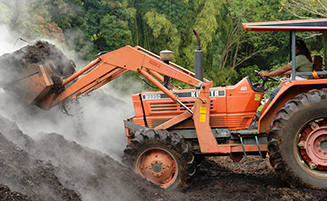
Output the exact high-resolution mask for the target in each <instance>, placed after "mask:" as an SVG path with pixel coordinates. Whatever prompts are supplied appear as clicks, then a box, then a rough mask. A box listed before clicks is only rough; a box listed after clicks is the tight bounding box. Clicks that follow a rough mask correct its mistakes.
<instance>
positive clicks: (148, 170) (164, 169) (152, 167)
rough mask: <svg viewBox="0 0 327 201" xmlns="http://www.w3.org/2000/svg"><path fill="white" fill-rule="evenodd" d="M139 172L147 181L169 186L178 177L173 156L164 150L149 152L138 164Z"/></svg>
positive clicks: (143, 155)
mask: <svg viewBox="0 0 327 201" xmlns="http://www.w3.org/2000/svg"><path fill="white" fill-rule="evenodd" d="M138 172H139V173H140V174H141V175H142V176H143V177H145V178H146V179H147V180H149V181H151V182H153V183H156V184H158V185H160V186H161V187H165V186H168V185H169V184H170V183H171V182H172V181H173V180H174V179H175V177H176V172H177V167H176V162H175V160H174V159H173V158H172V156H171V155H170V154H169V153H168V152H166V151H164V150H158V149H156V150H148V151H146V152H145V153H144V154H142V156H141V158H140V160H139V162H138Z"/></svg>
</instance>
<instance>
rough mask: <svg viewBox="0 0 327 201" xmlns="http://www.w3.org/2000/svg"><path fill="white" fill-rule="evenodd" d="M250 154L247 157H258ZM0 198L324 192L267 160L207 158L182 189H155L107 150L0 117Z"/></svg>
mask: <svg viewBox="0 0 327 201" xmlns="http://www.w3.org/2000/svg"><path fill="white" fill-rule="evenodd" d="M258 159H259V158H258V157H250V160H258ZM0 181H1V185H0V200H18V201H20V200H42V201H46V200H90V201H93V200H98V201H99V200H115V201H116V200H126V201H129V200H143V201H147V200H149V201H163V200H176V201H177V200H190V201H191V200H194V201H195V200H326V199H327V192H326V191H322V190H313V189H291V188H289V187H287V186H286V185H285V184H283V183H282V182H281V181H280V180H279V179H278V177H277V176H276V175H275V173H274V171H273V169H272V168H271V166H270V164H269V162H268V160H267V159H265V160H264V161H262V162H252V163H247V162H245V161H243V160H242V161H241V162H237V163H234V162H232V161H231V160H230V159H229V158H228V157H207V158H206V159H205V161H204V162H203V164H202V165H201V166H200V168H199V170H198V173H197V175H196V178H195V181H194V183H193V184H192V185H191V186H190V188H189V189H187V190H186V191H185V192H170V191H168V190H164V189H161V188H158V187H156V186H154V185H152V184H151V183H149V182H147V181H146V180H144V179H143V178H141V177H139V176H138V175H136V174H134V173H133V172H132V171H131V170H130V169H129V168H127V167H125V166H124V165H122V164H120V163H119V162H117V161H115V160H114V159H112V158H111V157H110V156H109V155H106V154H104V153H102V152H99V151H97V150H94V149H90V148H87V147H83V146H81V145H79V144H78V143H76V142H74V141H69V140H67V139H65V137H64V136H63V135H61V134H57V133H45V134H43V135H42V136H40V137H39V138H38V139H32V138H31V137H29V136H27V135H25V134H24V133H23V132H22V131H21V130H20V129H19V128H18V126H17V125H16V124H15V123H14V122H11V121H10V120H8V119H6V118H4V117H0Z"/></svg>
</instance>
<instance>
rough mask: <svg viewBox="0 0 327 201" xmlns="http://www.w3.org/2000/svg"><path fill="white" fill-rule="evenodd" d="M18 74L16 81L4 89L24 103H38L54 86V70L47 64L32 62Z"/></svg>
mask: <svg viewBox="0 0 327 201" xmlns="http://www.w3.org/2000/svg"><path fill="white" fill-rule="evenodd" d="M17 74H18V76H17V75H16V76H15V79H14V81H13V82H11V83H10V84H8V85H7V86H6V87H4V90H5V91H7V92H9V93H10V94H12V95H13V96H15V97H17V98H18V100H21V101H22V103H23V104H26V105H32V104H36V103H38V102H39V101H41V100H42V99H43V98H44V97H45V96H46V95H47V94H48V93H49V92H50V90H51V88H52V86H53V81H52V79H51V75H52V70H51V68H50V67H48V66H47V65H45V66H43V65H36V64H30V65H29V66H28V67H27V68H26V69H23V70H22V71H20V72H19V73H17Z"/></svg>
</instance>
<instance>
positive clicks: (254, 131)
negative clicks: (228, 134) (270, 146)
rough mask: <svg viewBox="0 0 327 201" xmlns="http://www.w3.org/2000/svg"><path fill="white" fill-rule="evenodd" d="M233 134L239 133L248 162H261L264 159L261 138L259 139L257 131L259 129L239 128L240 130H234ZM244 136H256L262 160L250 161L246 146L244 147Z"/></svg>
mask: <svg viewBox="0 0 327 201" xmlns="http://www.w3.org/2000/svg"><path fill="white" fill-rule="evenodd" d="M232 135H237V136H238V137H239V139H240V142H241V145H242V149H243V153H244V156H245V160H246V162H248V163H252V162H261V161H262V160H263V157H262V152H261V150H260V146H259V140H258V133H257V129H249V130H238V131H234V132H232ZM244 138H254V140H255V143H256V145H257V147H258V152H259V155H260V160H255V161H249V159H248V157H247V154H246V151H245V148H244Z"/></svg>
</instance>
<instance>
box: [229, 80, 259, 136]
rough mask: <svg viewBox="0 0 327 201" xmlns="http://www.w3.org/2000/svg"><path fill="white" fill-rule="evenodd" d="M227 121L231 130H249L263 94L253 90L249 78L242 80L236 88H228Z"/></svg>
mask: <svg viewBox="0 0 327 201" xmlns="http://www.w3.org/2000/svg"><path fill="white" fill-rule="evenodd" d="M226 96H227V121H228V127H229V129H230V130H238V129H247V128H249V127H250V125H251V123H252V120H253V118H254V116H255V114H256V111H257V108H258V107H259V105H260V101H261V99H262V96H263V92H256V91H254V90H253V89H252V87H251V84H250V83H249V81H248V79H247V78H244V79H242V80H241V81H240V82H239V83H237V84H236V85H234V86H228V87H227V89H226Z"/></svg>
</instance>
